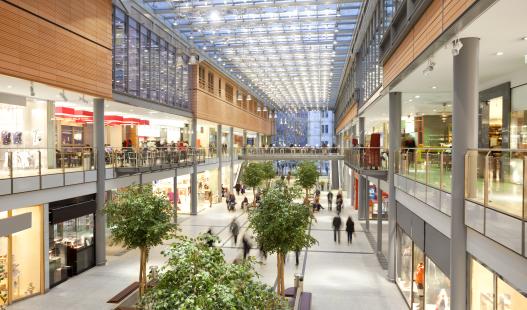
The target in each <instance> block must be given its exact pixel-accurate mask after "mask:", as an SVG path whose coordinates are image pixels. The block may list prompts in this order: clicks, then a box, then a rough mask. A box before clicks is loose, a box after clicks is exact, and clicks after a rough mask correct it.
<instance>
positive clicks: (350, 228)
mask: <svg viewBox="0 0 527 310" xmlns="http://www.w3.org/2000/svg"><path fill="white" fill-rule="evenodd" d="M346 232H347V233H348V244H351V243H352V242H353V234H354V233H355V222H353V219H352V218H351V216H348V220H347V221H346Z"/></svg>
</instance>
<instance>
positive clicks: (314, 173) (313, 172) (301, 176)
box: [295, 161, 320, 198]
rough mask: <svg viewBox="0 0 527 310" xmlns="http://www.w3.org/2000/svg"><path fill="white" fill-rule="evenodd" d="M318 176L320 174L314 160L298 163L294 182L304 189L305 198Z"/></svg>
mask: <svg viewBox="0 0 527 310" xmlns="http://www.w3.org/2000/svg"><path fill="white" fill-rule="evenodd" d="M319 176H320V174H319V173H318V170H317V166H316V165H315V163H314V162H312V161H304V162H302V163H300V165H298V169H297V172H296V181H295V182H296V184H297V185H299V186H300V187H302V188H303V189H305V190H306V198H308V196H309V190H310V189H311V188H312V187H313V186H315V184H317V180H318V177H319Z"/></svg>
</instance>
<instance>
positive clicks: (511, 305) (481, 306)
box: [470, 259, 527, 310]
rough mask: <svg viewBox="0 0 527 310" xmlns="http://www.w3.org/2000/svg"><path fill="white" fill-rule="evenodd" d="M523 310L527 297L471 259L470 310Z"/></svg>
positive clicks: (526, 307)
mask: <svg viewBox="0 0 527 310" xmlns="http://www.w3.org/2000/svg"><path fill="white" fill-rule="evenodd" d="M520 309H521V310H523V309H527V297H525V296H524V295H523V294H521V293H520V292H519V291H517V290H516V289H515V288H514V287H512V286H511V285H509V284H508V283H507V282H505V281H504V280H502V279H501V278H500V277H499V276H498V275H497V274H495V273H493V272H492V271H491V270H489V269H487V268H486V267H485V266H483V265H482V264H480V263H479V262H478V261H476V260H475V259H471V261H470V310H520Z"/></svg>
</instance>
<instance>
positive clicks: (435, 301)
mask: <svg viewBox="0 0 527 310" xmlns="http://www.w3.org/2000/svg"><path fill="white" fill-rule="evenodd" d="M425 279H426V281H425V309H426V310H428V309H430V310H449V309H450V279H449V278H448V277H447V276H446V275H445V274H444V273H443V272H442V271H441V269H439V268H438V267H437V266H436V264H435V263H434V262H433V261H432V260H431V259H430V258H428V257H427V258H426V265H425Z"/></svg>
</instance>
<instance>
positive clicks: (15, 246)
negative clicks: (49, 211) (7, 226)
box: [0, 206, 43, 305]
mask: <svg viewBox="0 0 527 310" xmlns="http://www.w3.org/2000/svg"><path fill="white" fill-rule="evenodd" d="M27 213H29V214H31V227H29V228H27V229H24V230H21V231H18V232H16V233H13V234H11V235H8V236H3V237H0V265H2V266H3V270H4V278H5V279H4V281H2V282H1V283H0V296H1V297H0V305H2V304H9V303H11V302H14V301H17V300H21V299H24V298H27V297H29V296H32V295H35V294H40V293H41V292H42V291H43V287H42V279H43V278H42V266H41V265H42V260H43V257H42V253H43V244H42V240H43V237H42V235H43V227H42V223H43V219H42V207H41V206H34V207H27V208H20V209H15V210H11V211H7V212H0V218H4V219H5V218H9V217H15V216H19V215H23V214H27ZM35 241H36V243H35ZM28 244H31V245H32V246H28Z"/></svg>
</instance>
